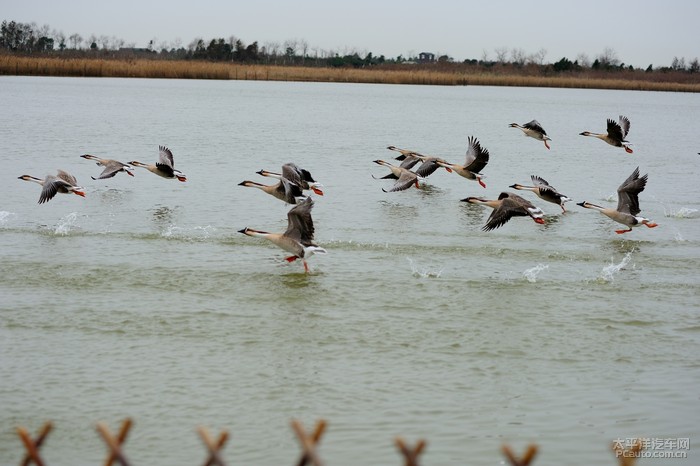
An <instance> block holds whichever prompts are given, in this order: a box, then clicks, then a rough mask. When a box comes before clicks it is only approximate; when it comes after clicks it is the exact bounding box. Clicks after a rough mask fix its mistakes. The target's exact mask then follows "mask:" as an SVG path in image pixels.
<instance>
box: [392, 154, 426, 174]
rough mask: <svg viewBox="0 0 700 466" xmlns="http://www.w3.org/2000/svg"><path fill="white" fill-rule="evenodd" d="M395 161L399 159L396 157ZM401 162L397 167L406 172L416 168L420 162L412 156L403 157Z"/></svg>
mask: <svg viewBox="0 0 700 466" xmlns="http://www.w3.org/2000/svg"><path fill="white" fill-rule="evenodd" d="M395 160H399V158H398V157H397V158H396V159H395ZM402 160H403V161H402V162H401V165H399V167H401V168H405V169H406V170H410V169H411V168H413V167H414V166H416V164H417V163H418V162H420V159H419V158H418V157H416V156H415V155H412V154H411V155H407V156H406V157H403V159H402Z"/></svg>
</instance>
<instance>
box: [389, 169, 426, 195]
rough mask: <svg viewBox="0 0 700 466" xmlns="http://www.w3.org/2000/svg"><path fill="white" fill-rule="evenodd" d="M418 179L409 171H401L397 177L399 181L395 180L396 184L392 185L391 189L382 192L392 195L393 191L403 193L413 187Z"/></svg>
mask: <svg viewBox="0 0 700 466" xmlns="http://www.w3.org/2000/svg"><path fill="white" fill-rule="evenodd" d="M417 179H418V177H417V176H416V174H415V173H413V172H412V171H410V170H401V176H399V179H398V180H396V183H394V186H392V187H391V189H389V190H386V189H383V188H382V191H384V192H385V193H393V192H395V191H404V190H406V189H408V188H410V187H411V185H413V184H414V183H415V182H416V180H417Z"/></svg>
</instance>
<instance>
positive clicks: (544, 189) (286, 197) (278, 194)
mask: <svg viewBox="0 0 700 466" xmlns="http://www.w3.org/2000/svg"><path fill="white" fill-rule="evenodd" d="M509 127H511V128H518V129H520V130H522V131H523V134H524V135H525V136H528V137H531V138H533V139H537V140H538V141H542V142H543V143H544V145H545V147H546V148H547V149H549V148H550V147H549V143H548V142H549V141H551V138H550V137H549V136H547V133H546V131H545V130H544V128H543V127H542V125H540V124H539V123H538V122H537V121H536V120H532V121H530V122H528V123H525V124H523V125H520V124H517V123H511V124H510V125H509ZM629 128H630V121H629V119H627V117H625V116H622V115H621V116H620V117H619V119H618V120H617V121H615V120H612V119H608V120H607V132H606V133H592V132H590V131H584V132H582V133H580V135H582V136H591V137H595V138H598V139H601V140H602V141H605V142H606V143H608V144H610V145H611V146H615V147H622V148H623V149H624V150H625V151H626V152H628V153H633V150H632V149H631V148H630V145H631V143H630V142H629V141H627V140H626V139H625V138H626V137H627V134H628V133H629ZM387 149H389V150H391V151H395V152H398V153H399V155H398V156H397V157H395V160H397V161H400V162H401V163H400V165H394V164H392V163H389V162H386V161H384V160H375V161H374V162H375V163H377V164H378V165H381V166H384V167H386V168H388V169H389V170H390V173H389V174H388V175H386V176H383V177H381V179H393V180H396V181H395V182H394V184H393V186H392V187H391V188H390V189H388V190H387V189H383V188H382V190H383V191H384V192H396V191H404V190H406V189H408V188H410V187H412V186H415V187H416V188H418V187H419V181H421V180H424V179H425V178H426V177H428V176H430V175H431V174H433V173H435V172H436V171H437V170H439V169H440V168H444V169H445V170H446V171H447V172H449V173H456V174H457V175H459V176H461V177H463V178H466V179H467V180H470V181H476V182H478V183H479V185H481V186H482V187H483V188H485V187H486V184H485V183H484V181H483V178H484V175H483V174H482V173H481V171H482V170H483V169H484V168H485V167H486V166H487V165H488V162H489V151H488V150H487V149H485V148H484V147H483V146H482V145H481V143H480V142H479V141H478V140H477V139H476V138H475V137H473V136H470V137H469V138H468V147H467V152H466V160H465V162H464V163H463V164H461V165H460V164H456V163H450V162H448V161H446V160H444V159H442V158H440V157H435V156H428V155H423V154H421V153H418V152H416V151H413V150H408V149H400V148H398V147H396V146H388V147H387ZM81 157H82V158H84V159H87V160H92V161H95V162H96V163H97V165H98V166H101V167H103V171H102V173H100V175H99V176H98V177H97V178H95V177H91V178H92V179H93V180H101V179H106V178H112V177H114V176H115V175H116V174H118V173H121V172H123V173H126V174H127V175H129V176H134V174H133V167H141V168H145V169H146V170H148V171H150V172H151V173H153V174H155V175H157V176H160V177H162V178H166V179H176V180H178V181H181V182H186V181H187V177H186V176H185V174H184V173H182V172H181V171H179V170H177V169H175V162H174V159H173V153H172V152H171V151H170V149H168V148H167V147H165V146H159V152H158V161H157V162H155V163H154V164H145V163H141V162H138V161H131V162H128V163H122V162H119V161H117V160H111V159H104V158H100V157H97V156H95V155H91V154H85V155H81ZM419 163H420V165H418V164H419ZM416 165H418V167H417V168H416V169H415V170H412V169H413V168H414V167H415V166H416ZM256 173H257V174H258V175H261V176H264V177H271V178H275V179H277V180H278V181H277V183H274V184H271V185H265V184H262V183H258V182H255V181H250V180H246V181H243V182H241V183H239V185H240V186H244V187H250V188H257V189H260V190H261V191H263V192H265V193H267V194H269V195H271V196H273V197H275V198H277V199H279V200H281V201H283V202H285V203H286V204H291V205H293V207H292V208H291V209H290V210H289V211H288V213H287V229H286V230H285V231H284V232H282V233H270V232H266V231H261V230H255V229H253V228H248V227H246V228H244V229H242V230H239V233H243V234H245V235H247V236H252V237H257V238H264V239H266V240H268V241H270V242H272V243H273V244H275V245H276V246H278V247H279V248H281V249H283V250H284V251H287V252H288V253H290V254H291V255H290V256H288V257H286V258H285V260H286V261H288V262H293V261H295V260H297V259H301V261H302V263H303V265H304V270H305V271H306V272H308V271H309V267H308V264H307V259H308V258H310V257H311V256H313V255H314V254H325V253H326V250H325V249H323V248H322V247H320V246H318V245H317V244H316V243H315V242H314V223H313V219H312V217H311V210H312V208H313V206H314V200H313V199H312V197H311V196H310V195H307V194H306V193H305V191H311V192H313V193H315V194H317V195H319V196H322V195H323V190H322V189H321V188H322V187H323V185H321V184H320V183H318V182H317V181H316V180H314V178H313V177H312V176H311V173H310V172H309V171H308V170H306V169H303V168H300V167H298V166H297V165H295V164H294V163H286V164H284V165H282V169H281V173H277V172H270V171H267V170H260V171H258V172H256ZM372 176H373V177H374V175H372ZM374 178H376V177H374ZM19 179H21V180H24V181H31V182H34V183H37V184H39V185H41V187H42V189H41V193H40V195H39V204H43V203H45V202H48V201H50V200H51V199H53V198H54V196H56V194H58V193H61V194H75V195H78V196H82V197H85V190H84V188H82V187H80V186H78V183H77V181H76V179H75V177H74V176H73V175H71V174H70V173H68V172H66V171H63V170H58V173H57V174H56V175H47V176H46V177H45V178H43V179H41V178H36V177H34V176H31V175H22V176H20V177H19ZM531 180H532V186H525V185H521V184H517V183H516V184H513V185H511V186H510V188H512V189H516V190H525V191H531V192H533V193H534V194H535V195H536V196H538V197H539V198H540V199H542V200H543V201H546V202H551V203H553V204H557V205H558V206H560V207H561V209H562V212H563V213H565V212H566V207H565V205H564V204H565V203H566V202H569V201H571V199H570V198H569V197H567V196H565V195H563V194H561V193H560V192H558V191H557V190H556V188H554V187H553V186H551V185H550V184H549V183H548V182H547V181H546V180H545V179H543V178H541V177H539V176H536V175H532V176H531ZM646 183H647V175H644V176H640V175H639V167H637V168H636V169H635V170H634V171H633V172H632V174H631V175H630V176H629V177H628V178H627V179H626V180H625V181H624V182H623V183H622V184H621V185H620V186H619V187H618V188H617V196H618V203H617V207H616V208H614V209H613V208H605V207H601V206H599V205H596V204H592V203H590V202H586V201H584V202H580V203H578V204H577V205H579V206H581V207H584V208H587V209H595V210H598V211H599V212H601V213H602V214H603V215H606V216H607V217H609V218H610V219H612V220H614V221H616V222H618V223H620V224H622V225H625V226H626V227H627V229H624V230H615V232H616V233H618V234H622V233H627V232H629V231H632V229H633V228H634V227H637V226H640V225H646V226H647V227H648V228H654V227H656V226H657V224H656V223H654V222H652V221H651V220H649V219H648V218H645V217H642V216H640V215H639V213H640V212H641V210H640V208H639V198H638V196H639V193H641V192H642V191H643V190H644V188H645V186H646ZM462 201H464V202H468V203H472V204H478V205H483V206H487V207H490V208H492V209H493V211H492V213H491V215H490V216H489V218H488V220H487V222H486V224H485V225H484V226H483V228H482V230H484V231H490V230H493V229H496V228H499V227H501V226H503V225H504V224H505V223H507V222H508V221H509V220H510V219H511V218H513V217H521V216H523V217H526V216H529V217H530V218H532V219H533V221H535V222H536V223H539V224H544V223H545V220H544V212H543V211H542V210H541V209H540V208H538V207H536V206H535V205H533V204H532V203H531V202H529V201H528V200H526V199H524V198H523V197H521V196H518V195H516V194H514V193H510V192H505V191H504V192H502V193H501V194H500V195H499V196H498V199H486V198H483V197H474V196H471V197H467V198H465V199H462Z"/></svg>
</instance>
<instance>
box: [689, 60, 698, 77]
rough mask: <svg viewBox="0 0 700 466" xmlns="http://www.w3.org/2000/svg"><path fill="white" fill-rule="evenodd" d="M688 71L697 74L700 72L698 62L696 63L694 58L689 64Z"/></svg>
mask: <svg viewBox="0 0 700 466" xmlns="http://www.w3.org/2000/svg"><path fill="white" fill-rule="evenodd" d="M688 71H690V72H691V73H697V72H698V71H700V62H698V59H697V57H695V58H694V59H693V61H691V62H690V66H689V67H688Z"/></svg>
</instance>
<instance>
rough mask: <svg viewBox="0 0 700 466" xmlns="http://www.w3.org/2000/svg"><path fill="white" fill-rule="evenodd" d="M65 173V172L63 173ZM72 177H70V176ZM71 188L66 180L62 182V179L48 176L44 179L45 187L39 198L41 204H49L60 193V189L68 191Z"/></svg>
mask: <svg viewBox="0 0 700 466" xmlns="http://www.w3.org/2000/svg"><path fill="white" fill-rule="evenodd" d="M58 173H59V175H60V174H61V170H59V171H58ZM63 173H65V172H63ZM69 176H70V175H69ZM69 186H72V185H71V184H70V183H68V182H66V181H65V180H62V179H61V178H57V177H55V176H53V175H48V176H47V177H46V178H45V179H44V186H43V188H42V189H41V195H40V196H39V204H43V203H44V202H49V201H50V200H51V199H53V197H54V196H55V195H56V193H58V190H59V189H66V188H68V187H69Z"/></svg>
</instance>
